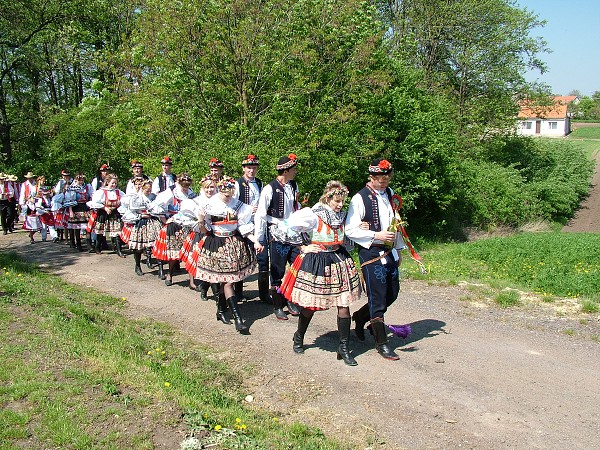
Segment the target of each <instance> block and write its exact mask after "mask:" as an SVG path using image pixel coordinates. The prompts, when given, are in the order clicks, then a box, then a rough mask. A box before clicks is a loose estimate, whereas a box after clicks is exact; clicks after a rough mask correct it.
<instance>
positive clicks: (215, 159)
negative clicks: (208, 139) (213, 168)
mask: <svg viewBox="0 0 600 450" xmlns="http://www.w3.org/2000/svg"><path fill="white" fill-rule="evenodd" d="M218 161H219V160H218V159H217V158H211V160H210V162H211V163H216V162H218Z"/></svg>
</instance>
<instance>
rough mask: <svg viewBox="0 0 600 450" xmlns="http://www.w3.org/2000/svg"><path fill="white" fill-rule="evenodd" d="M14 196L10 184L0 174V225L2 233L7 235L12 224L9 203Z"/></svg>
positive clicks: (2, 174) (3, 175) (4, 175)
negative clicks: (0, 224)
mask: <svg viewBox="0 0 600 450" xmlns="http://www.w3.org/2000/svg"><path fill="white" fill-rule="evenodd" d="M14 196H15V191H14V189H13V187H12V183H10V182H9V181H8V177H7V176H6V174H4V173H0V223H2V232H3V233H4V234H7V233H8V231H9V228H10V226H11V224H12V212H11V205H10V202H11V200H12V199H13V198H14Z"/></svg>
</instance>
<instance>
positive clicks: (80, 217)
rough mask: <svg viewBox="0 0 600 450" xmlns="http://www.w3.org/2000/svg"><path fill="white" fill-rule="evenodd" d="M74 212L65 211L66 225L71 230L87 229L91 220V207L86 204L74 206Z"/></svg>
mask: <svg viewBox="0 0 600 450" xmlns="http://www.w3.org/2000/svg"><path fill="white" fill-rule="evenodd" d="M71 211H72V212H73V214H71V213H69V210H68V209H67V210H66V211H65V222H66V224H65V226H66V228H68V229H70V230H85V229H86V228H87V223H88V221H89V220H90V209H89V208H88V207H87V205H85V204H80V205H77V206H73V207H72V208H71Z"/></svg>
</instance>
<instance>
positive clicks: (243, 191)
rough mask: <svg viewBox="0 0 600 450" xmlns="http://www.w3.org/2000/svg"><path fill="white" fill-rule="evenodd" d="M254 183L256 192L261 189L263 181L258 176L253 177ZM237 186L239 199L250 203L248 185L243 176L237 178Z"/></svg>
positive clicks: (247, 203)
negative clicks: (256, 188)
mask: <svg viewBox="0 0 600 450" xmlns="http://www.w3.org/2000/svg"><path fill="white" fill-rule="evenodd" d="M254 181H256V185H257V186H258V193H259V194H260V192H261V191H262V188H263V182H262V181H261V179H260V178H255V179H254ZM237 184H238V188H239V189H240V200H241V201H242V202H244V203H245V204H246V205H249V204H250V186H249V185H248V182H247V181H246V179H245V178H244V177H241V178H239V179H238V180H237Z"/></svg>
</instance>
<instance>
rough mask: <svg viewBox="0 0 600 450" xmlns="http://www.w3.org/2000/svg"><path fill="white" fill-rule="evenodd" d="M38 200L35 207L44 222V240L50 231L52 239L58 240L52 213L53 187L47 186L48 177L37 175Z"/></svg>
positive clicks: (42, 231)
mask: <svg viewBox="0 0 600 450" xmlns="http://www.w3.org/2000/svg"><path fill="white" fill-rule="evenodd" d="M36 184H37V187H38V191H37V200H36V201H35V207H36V209H37V213H38V216H39V218H40V222H42V229H41V234H42V241H45V240H46V235H47V233H50V239H52V240H53V241H54V242H57V241H58V235H57V234H56V230H55V229H54V214H52V194H53V192H52V189H51V188H49V187H48V186H46V177H44V176H39V177H37V182H36Z"/></svg>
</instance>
